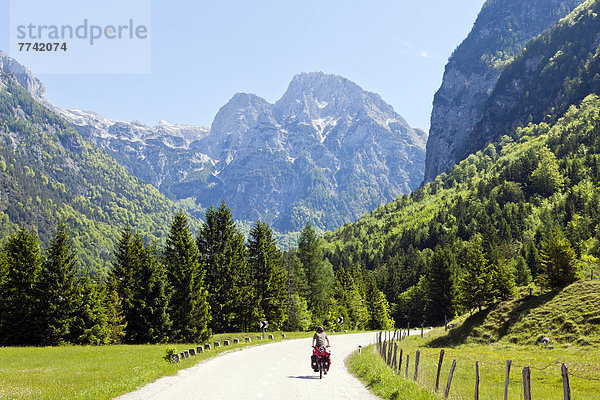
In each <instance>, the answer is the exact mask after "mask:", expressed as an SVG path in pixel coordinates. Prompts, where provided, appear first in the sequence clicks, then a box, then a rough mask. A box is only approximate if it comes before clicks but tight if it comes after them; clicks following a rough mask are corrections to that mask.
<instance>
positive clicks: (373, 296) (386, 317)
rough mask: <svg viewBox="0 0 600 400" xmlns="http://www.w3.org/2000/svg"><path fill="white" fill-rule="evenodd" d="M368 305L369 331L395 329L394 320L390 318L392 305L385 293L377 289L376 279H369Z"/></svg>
mask: <svg viewBox="0 0 600 400" xmlns="http://www.w3.org/2000/svg"><path fill="white" fill-rule="evenodd" d="M366 303H367V309H368V311H369V322H368V328H369V329H374V330H379V329H391V328H393V327H394V320H393V319H392V317H391V316H390V305H389V303H388V301H387V299H386V298H385V295H384V294H383V292H382V291H381V290H379V289H378V288H377V285H376V284H375V280H374V279H369V281H368V283H367V298H366Z"/></svg>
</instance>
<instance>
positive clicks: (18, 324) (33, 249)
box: [0, 228, 42, 345]
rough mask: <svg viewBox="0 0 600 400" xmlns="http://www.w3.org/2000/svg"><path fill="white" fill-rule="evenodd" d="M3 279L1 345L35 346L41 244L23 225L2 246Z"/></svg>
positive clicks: (37, 339) (38, 331)
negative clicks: (3, 252)
mask: <svg viewBox="0 0 600 400" xmlns="http://www.w3.org/2000/svg"><path fill="white" fill-rule="evenodd" d="M4 251H5V259H6V267H5V271H6V272H5V278H4V283H3V284H2V286H1V287H0V344H3V345H36V344H39V343H40V342H41V340H42V329H41V314H40V311H41V310H40V308H39V302H38V298H39V293H38V287H37V284H38V279H39V274H40V271H41V269H42V256H41V253H40V243H39V239H38V236H37V234H36V233H35V231H33V230H31V231H29V230H27V229H26V228H21V229H19V230H18V231H17V232H16V233H14V234H12V235H11V236H10V237H9V238H8V240H7V242H6V244H5V246H4Z"/></svg>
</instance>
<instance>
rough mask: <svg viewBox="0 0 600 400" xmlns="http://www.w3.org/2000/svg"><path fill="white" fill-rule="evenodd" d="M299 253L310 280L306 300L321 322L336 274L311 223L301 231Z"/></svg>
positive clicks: (315, 317) (314, 316) (317, 321)
mask: <svg viewBox="0 0 600 400" xmlns="http://www.w3.org/2000/svg"><path fill="white" fill-rule="evenodd" d="M297 254H298V258H299V259H300V262H301V263H302V267H303V268H304V273H305V275H306V280H307V282H308V293H307V294H306V300H307V301H308V306H309V309H310V310H311V312H312V315H313V318H314V322H316V323H321V322H322V321H323V317H324V315H325V314H326V312H327V307H328V306H329V300H330V299H331V295H332V292H331V289H332V288H333V283H334V275H333V267H332V266H331V264H330V263H326V262H324V261H323V247H322V244H321V241H320V240H319V238H318V237H317V233H316V232H315V230H314V229H313V227H312V226H311V225H310V224H307V225H306V226H305V227H304V229H302V232H301V233H300V238H299V240H298V252H297Z"/></svg>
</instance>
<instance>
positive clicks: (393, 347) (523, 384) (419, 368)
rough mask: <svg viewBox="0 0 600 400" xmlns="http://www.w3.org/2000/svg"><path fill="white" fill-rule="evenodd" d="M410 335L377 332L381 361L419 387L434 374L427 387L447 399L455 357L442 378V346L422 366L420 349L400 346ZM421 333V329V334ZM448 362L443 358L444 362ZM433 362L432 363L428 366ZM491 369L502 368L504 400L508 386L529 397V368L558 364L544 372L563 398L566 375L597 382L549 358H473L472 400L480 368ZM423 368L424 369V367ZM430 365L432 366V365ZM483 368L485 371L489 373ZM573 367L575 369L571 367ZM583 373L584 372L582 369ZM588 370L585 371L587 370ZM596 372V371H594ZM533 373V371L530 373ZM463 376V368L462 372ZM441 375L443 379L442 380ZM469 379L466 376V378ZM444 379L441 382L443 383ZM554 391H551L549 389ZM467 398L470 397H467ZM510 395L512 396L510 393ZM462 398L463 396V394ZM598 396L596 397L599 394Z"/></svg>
mask: <svg viewBox="0 0 600 400" xmlns="http://www.w3.org/2000/svg"><path fill="white" fill-rule="evenodd" d="M409 334H410V331H409V330H406V331H404V330H400V331H397V330H396V331H393V332H392V331H387V332H379V333H378V334H377V337H376V341H375V342H376V350H377V352H378V353H379V355H380V356H381V357H382V359H383V360H384V361H385V363H386V364H387V365H388V366H389V367H390V368H392V369H393V370H394V371H395V372H396V373H397V374H399V375H401V376H404V377H405V378H406V379H412V380H414V381H416V382H418V383H419V384H421V386H426V385H425V377H424V375H425V374H429V375H431V373H432V372H433V373H434V376H435V384H434V385H433V387H432V388H431V389H433V391H434V392H436V393H438V394H440V395H441V394H443V396H444V397H445V398H446V399H447V398H448V397H449V395H450V393H451V391H452V380H453V377H454V373H455V370H456V367H457V363H458V362H457V358H458V357H457V358H455V359H453V360H452V362H451V367H450V370H449V371H447V373H446V376H444V377H442V376H441V373H442V365H445V364H444V357H445V355H446V351H445V349H441V350H440V353H439V358H438V359H437V362H433V363H431V354H429V360H428V362H429V364H427V365H424V362H423V357H422V356H421V350H416V351H415V352H414V354H412V353H411V354H408V352H405V351H404V350H403V349H402V346H401V344H402V341H403V340H405V339H406V338H407V337H408V336H409ZM422 335H423V333H422V331H421V336H422ZM427 350H428V353H431V349H427ZM447 363H448V362H447V361H446V364H447ZM431 364H433V365H431ZM491 366H493V367H495V368H493V369H494V370H495V371H496V372H497V370H498V369H504V371H505V376H504V380H503V381H504V387H503V388H496V389H495V391H498V393H497V394H498V395H503V397H502V398H503V399H504V400H507V399H508V394H509V387H510V388H511V390H512V391H514V390H515V389H516V388H518V390H519V392H520V393H519V398H521V399H524V400H531V399H532V397H531V391H532V386H531V376H532V370H534V371H537V372H541V371H546V370H548V368H551V367H556V366H560V372H557V373H556V375H554V372H550V373H548V372H546V373H545V377H544V378H545V379H546V375H548V374H550V376H552V375H554V376H555V378H551V380H552V381H557V382H562V388H561V392H562V398H563V399H564V400H571V398H572V397H571V382H570V378H571V377H574V378H577V379H581V380H584V381H600V378H598V377H589V376H582V375H581V374H574V373H573V372H572V371H569V368H568V366H567V365H566V364H565V363H563V362H560V361H553V362H550V363H548V364H546V365H544V366H540V367H536V366H531V365H517V364H515V363H513V362H512V360H506V362H505V363H500V362H496V361H492V360H490V361H485V362H480V361H475V368H474V376H473V387H472V389H471V390H470V392H471V393H473V397H472V398H474V399H475V400H479V398H480V396H479V390H480V381H481V378H480V370H484V369H487V370H489V367H491ZM424 367H425V368H424ZM432 367H433V368H432ZM487 370H486V374H489V372H488V371H487ZM511 370H512V371H513V375H512V376H511ZM574 370H575V369H574ZM517 371H520V374H519V375H520V376H518V377H515V375H517V374H516V372H517ZM584 372H585V371H584ZM587 372H589V371H587ZM596 372H597V373H600V371H596ZM534 374H535V373H534ZM463 375H464V371H463ZM432 378H433V377H432V376H429V381H430V383H433V380H432ZM442 378H443V379H442ZM469 379H470V378H469ZM444 381H445V382H444ZM556 386H557V387H556V390H557V391H558V390H559V386H558V384H557V385H556ZM553 391H554V390H553ZM469 397H471V396H469ZM513 397H514V395H513ZM462 398H465V397H464V396H463V397H462ZM599 398H600V396H599Z"/></svg>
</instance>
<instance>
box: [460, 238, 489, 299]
mask: <svg viewBox="0 0 600 400" xmlns="http://www.w3.org/2000/svg"><path fill="white" fill-rule="evenodd" d="M461 269H462V270H463V274H462V276H461V277H460V278H459V280H458V292H457V297H456V300H457V304H458V305H459V306H460V307H461V308H463V309H465V310H473V309H475V308H478V309H481V308H482V307H484V306H487V305H489V304H490V303H491V302H492V301H493V299H494V290H493V279H492V275H491V273H490V264H489V262H488V260H487V258H486V257H485V253H484V252H483V250H482V249H481V244H480V243H479V242H476V243H474V244H473V245H471V247H469V248H468V249H467V250H466V254H465V256H464V258H463V262H462V263H461Z"/></svg>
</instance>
